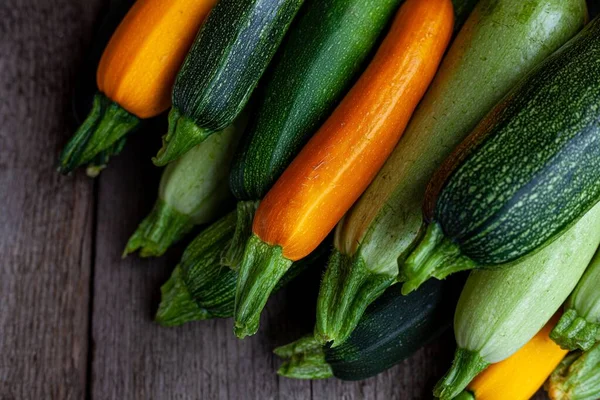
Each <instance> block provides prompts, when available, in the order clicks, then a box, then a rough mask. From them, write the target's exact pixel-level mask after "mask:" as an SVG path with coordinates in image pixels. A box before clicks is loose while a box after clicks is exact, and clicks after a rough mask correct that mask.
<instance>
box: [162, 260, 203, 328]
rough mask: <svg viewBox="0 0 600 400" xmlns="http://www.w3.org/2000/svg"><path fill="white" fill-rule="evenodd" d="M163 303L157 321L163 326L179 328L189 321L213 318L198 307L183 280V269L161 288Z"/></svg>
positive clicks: (176, 271) (176, 272) (174, 272)
mask: <svg viewBox="0 0 600 400" xmlns="http://www.w3.org/2000/svg"><path fill="white" fill-rule="evenodd" d="M160 292H161V296H162V297H161V302H160V305H159V306H158V311H157V312H156V317H155V321H156V322H157V323H159V324H160V325H162V326H179V325H183V324H185V323H186V322H189V321H200V320H205V319H209V318H211V314H210V313H209V312H208V311H207V310H205V309H203V308H200V307H199V306H198V303H197V302H196V301H194V299H193V298H192V295H191V293H190V291H189V290H188V288H187V285H186V283H185V282H184V280H183V277H182V272H181V267H180V266H179V265H178V266H176V267H175V269H174V270H173V274H172V275H171V277H170V278H169V280H168V281H167V282H166V283H165V284H164V285H162V287H161V288H160Z"/></svg>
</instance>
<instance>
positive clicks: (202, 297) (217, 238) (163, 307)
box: [156, 202, 329, 326]
mask: <svg viewBox="0 0 600 400" xmlns="http://www.w3.org/2000/svg"><path fill="white" fill-rule="evenodd" d="M244 206H245V207H247V208H248V207H250V206H251V205H250V202H247V204H245V205H244ZM254 209H256V203H255V204H254ZM248 214H251V213H250V212H249V211H248V210H245V211H244V212H243V213H242V215H248ZM239 216H240V213H239V207H238V210H236V211H232V212H231V213H229V214H227V215H226V216H225V217H223V218H221V219H220V220H218V221H217V222H215V223H214V224H212V225H211V226H210V227H208V228H207V229H205V230H204V231H203V232H201V233H200V234H199V235H198V236H197V237H196V239H194V240H193V241H192V242H191V243H190V244H189V246H188V247H187V248H186V250H185V252H184V253H183V256H182V258H181V261H180V263H179V264H178V265H177V266H176V267H175V269H174V270H173V273H172V274H171V278H169V280H168V281H167V282H166V283H165V284H164V285H163V286H162V287H161V294H162V298H161V302H160V305H159V307H158V311H157V313H156V322H158V323H159V324H161V325H163V326H177V325H182V324H185V323H188V322H192V321H201V320H206V319H213V318H229V317H232V316H233V309H234V299H235V288H236V282H237V279H238V272H237V271H236V270H235V269H234V268H230V267H228V266H226V265H223V263H222V255H223V252H224V250H226V249H227V247H228V246H229V245H230V244H231V238H232V236H233V234H234V230H235V229H236V227H238V226H240V224H239V223H238V222H237V219H238V218H239ZM328 246H329V244H328V243H324V244H323V245H322V246H320V247H319V248H318V249H317V250H315V251H314V252H313V253H312V254H311V255H310V256H309V257H307V258H305V259H304V260H302V261H300V262H297V263H294V264H293V265H292V267H291V268H290V270H289V271H288V272H287V274H285V276H284V277H283V278H282V279H281V281H279V284H278V285H277V287H276V288H275V290H279V289H280V288H282V287H283V286H285V285H287V284H288V283H289V282H291V281H292V280H293V279H294V278H296V277H297V276H298V275H299V274H301V273H302V272H304V271H305V270H306V269H308V268H309V267H311V266H314V265H323V264H324V263H325V256H326V255H327V249H328Z"/></svg>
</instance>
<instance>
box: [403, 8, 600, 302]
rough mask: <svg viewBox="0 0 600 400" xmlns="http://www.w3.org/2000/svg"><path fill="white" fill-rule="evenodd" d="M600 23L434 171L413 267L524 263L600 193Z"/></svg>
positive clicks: (415, 273) (444, 269) (443, 272)
mask: <svg viewBox="0 0 600 400" xmlns="http://www.w3.org/2000/svg"><path fill="white" fill-rule="evenodd" d="M599 81H600V19H598V18H596V19H595V20H594V21H593V22H591V23H590V24H589V25H588V26H587V27H586V28H584V30H583V31H582V32H581V33H580V34H579V35H578V36H576V37H575V38H574V39H573V40H571V41H570V42H569V43H567V44H566V45H565V46H563V47H562V48H561V49H560V50H558V51H557V52H556V53H555V54H554V55H552V56H551V57H550V58H549V59H547V60H546V61H545V62H544V63H542V65H541V66H540V67H538V68H537V69H536V70H535V71H534V72H533V73H531V74H529V75H528V76H527V77H526V78H525V79H524V80H523V81H521V83H520V84H518V85H517V87H516V88H515V89H514V90H513V91H512V92H511V93H510V94H509V95H508V96H507V97H506V98H505V99H504V100H503V101H502V102H500V104H498V105H497V106H496V107H495V108H494V109H493V110H492V111H491V113H490V114H488V116H487V117H486V118H485V119H484V120H483V121H482V122H481V123H480V124H479V126H478V127H477V128H476V129H475V131H474V132H473V133H472V134H471V136H470V137H469V138H467V140H466V141H465V142H463V143H462V144H461V146H459V148H458V149H457V150H455V152H454V153H453V155H452V156H451V157H450V158H449V159H448V160H447V161H446V162H445V164H444V165H443V166H442V167H441V169H440V170H439V171H438V173H437V174H436V176H434V178H433V180H432V182H431V183H430V186H429V189H428V191H427V194H426V200H425V219H426V220H427V221H428V222H429V226H428V227H427V231H426V233H425V235H424V238H423V240H422V241H421V242H420V244H419V245H418V247H417V248H416V249H415V251H414V252H413V253H412V254H411V255H410V256H409V258H408V260H407V261H406V262H405V263H404V266H403V273H404V275H405V278H406V279H407V280H408V282H407V283H405V291H406V292H408V291H410V290H412V289H414V288H416V287H418V285H419V284H420V283H422V282H423V281H425V280H426V279H428V278H429V277H431V276H434V277H436V278H438V279H441V278H444V277H445V276H447V275H448V274H450V273H452V272H456V271H459V270H464V269H472V268H481V267H490V268H491V267H494V266H497V265H501V264H505V263H509V262H512V261H515V260H517V259H519V258H521V257H523V256H525V255H527V254H530V253H532V252H534V251H536V250H539V249H540V248H541V247H543V246H545V245H547V244H548V243H550V242H551V241H552V240H554V239H556V238H557V237H558V236H559V235H560V234H561V233H562V232H564V231H565V229H567V228H569V227H570V226H572V225H573V224H574V223H575V222H576V221H577V220H578V219H579V218H580V217H581V216H582V215H583V214H585V213H586V212H587V211H588V210H589V209H590V208H592V207H593V206H594V205H595V204H596V202H597V201H598V200H599V199H600V85H599V84H598V82H599Z"/></svg>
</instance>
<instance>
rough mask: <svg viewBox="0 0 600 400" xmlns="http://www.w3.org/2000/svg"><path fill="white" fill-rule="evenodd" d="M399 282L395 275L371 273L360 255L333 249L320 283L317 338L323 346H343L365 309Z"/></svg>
mask: <svg viewBox="0 0 600 400" xmlns="http://www.w3.org/2000/svg"><path fill="white" fill-rule="evenodd" d="M394 282H396V277H395V276H390V275H388V274H376V273H373V272H371V271H369V270H368V269H367V267H366V265H365V262H364V260H363V259H362V257H360V255H358V254H355V255H354V256H347V255H345V254H342V253H340V252H339V251H338V250H337V249H334V251H333V253H332V255H331V257H330V259H329V265H328V266H327V270H326V272H325V275H324V277H323V281H322V282H321V289H320V291H319V298H318V301H317V323H316V327H315V337H316V338H317V340H320V341H321V343H322V344H325V343H327V342H330V341H331V342H333V343H332V344H331V347H336V346H339V345H340V344H342V343H343V342H344V341H345V340H346V339H347V338H348V337H349V336H350V334H351V333H352V331H353V330H354V328H356V326H357V325H358V323H359V321H360V318H361V317H362V315H363V313H364V312H365V310H366V308H367V307H368V306H369V304H371V303H372V302H373V301H375V300H376V299H377V298H378V297H379V296H381V295H382V294H383V293H384V292H385V290H386V289H387V288H388V287H390V286H391V285H393V284H394Z"/></svg>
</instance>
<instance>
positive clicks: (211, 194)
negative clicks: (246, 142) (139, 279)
mask: <svg viewBox="0 0 600 400" xmlns="http://www.w3.org/2000/svg"><path fill="white" fill-rule="evenodd" d="M243 130H244V121H239V122H238V123H234V124H233V125H230V126H229V127H227V128H225V129H224V130H223V131H222V132H219V133H218V134H215V135H212V136H211V137H209V138H208V139H207V140H206V141H205V142H202V143H200V144H199V145H197V146H196V147H194V148H193V149H192V150H190V151H188V152H187V153H186V154H185V155H184V156H183V157H181V158H180V159H179V160H177V161H175V162H172V163H171V164H169V165H168V166H167V167H166V168H165V170H164V172H163V175H162V178H161V181H160V187H159V191H158V200H157V201H156V204H155V205H154V208H153V209H152V211H151V212H150V214H149V215H148V216H147V217H146V218H145V219H144V220H143V221H142V222H141V223H140V225H139V227H138V228H137V230H136V231H135V233H134V234H133V235H132V236H131V238H130V239H129V241H128V243H127V246H126V248H125V251H124V255H127V254H129V253H133V252H135V251H137V250H139V251H140V255H141V256H142V257H159V256H161V255H163V254H164V253H165V251H166V250H167V249H168V248H169V247H170V246H171V245H172V244H173V243H175V242H177V241H179V240H180V239H182V238H183V237H184V236H185V235H186V234H187V233H189V232H190V231H191V230H192V229H193V228H194V226H196V225H201V224H206V223H209V222H213V221H214V220H215V219H216V217H219V216H220V215H222V213H223V208H224V205H227V204H228V203H230V201H231V200H232V196H231V193H230V191H229V185H228V182H227V178H228V175H229V167H230V165H231V161H232V159H233V154H234V151H235V148H236V146H237V143H238V141H239V138H240V136H241V133H242V132H243Z"/></svg>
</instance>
